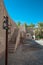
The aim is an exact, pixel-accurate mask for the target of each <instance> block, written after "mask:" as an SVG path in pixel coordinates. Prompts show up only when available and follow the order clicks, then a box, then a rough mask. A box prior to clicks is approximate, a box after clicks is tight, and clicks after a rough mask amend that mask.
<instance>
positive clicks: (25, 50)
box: [0, 41, 43, 65]
mask: <svg viewBox="0 0 43 65" xmlns="http://www.w3.org/2000/svg"><path fill="white" fill-rule="evenodd" d="M33 42H34V41H33ZM37 45H38V47H37ZM34 46H35V47H34ZM0 65H4V57H2V58H1V59H0ZM8 65H43V46H41V45H39V44H35V43H34V45H32V46H31V45H30V46H29V45H24V44H21V45H19V47H18V48H17V50H16V52H15V53H14V54H9V57H8Z"/></svg>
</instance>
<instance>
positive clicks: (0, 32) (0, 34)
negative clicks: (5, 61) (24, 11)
mask: <svg viewBox="0 0 43 65" xmlns="http://www.w3.org/2000/svg"><path fill="white" fill-rule="evenodd" d="M3 16H8V18H9V24H11V27H10V31H11V33H10V34H9V38H11V37H12V35H13V33H14V30H15V28H17V26H16V24H15V23H14V22H13V21H12V20H11V19H10V17H9V15H8V13H7V11H6V9H5V6H4V3H3V0H0V50H2V51H3V50H4V49H5V39H6V38H5V37H6V35H5V30H4V29H3V20H4V19H3ZM2 51H0V52H2Z"/></svg>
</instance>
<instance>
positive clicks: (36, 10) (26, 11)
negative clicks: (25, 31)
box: [4, 0, 43, 24]
mask: <svg viewBox="0 0 43 65" xmlns="http://www.w3.org/2000/svg"><path fill="white" fill-rule="evenodd" d="M4 4H5V7H6V9H7V12H8V14H9V16H10V17H11V19H12V20H14V21H15V22H16V23H17V22H18V21H20V22H21V23H22V24H23V23H25V22H26V23H27V24H30V23H34V24H37V22H39V21H42V22H43V0H4Z"/></svg>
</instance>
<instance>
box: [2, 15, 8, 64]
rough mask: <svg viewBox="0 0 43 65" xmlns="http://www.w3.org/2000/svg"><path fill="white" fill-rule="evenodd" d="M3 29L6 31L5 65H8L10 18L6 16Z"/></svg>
mask: <svg viewBox="0 0 43 65" xmlns="http://www.w3.org/2000/svg"><path fill="white" fill-rule="evenodd" d="M3 29H5V30H6V47H5V65H8V17H7V16H4V22H3Z"/></svg>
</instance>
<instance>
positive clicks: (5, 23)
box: [3, 16, 8, 30]
mask: <svg viewBox="0 0 43 65" xmlns="http://www.w3.org/2000/svg"><path fill="white" fill-rule="evenodd" d="M3 29H5V30H6V29H8V17H7V16H4V22H3Z"/></svg>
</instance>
